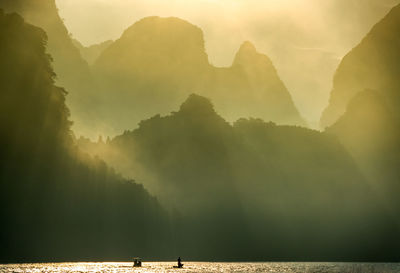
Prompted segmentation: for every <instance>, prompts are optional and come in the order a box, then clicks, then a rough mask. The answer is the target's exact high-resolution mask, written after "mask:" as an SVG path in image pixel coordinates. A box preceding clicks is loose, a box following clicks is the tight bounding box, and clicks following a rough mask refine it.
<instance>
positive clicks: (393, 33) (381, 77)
mask: <svg viewBox="0 0 400 273" xmlns="http://www.w3.org/2000/svg"><path fill="white" fill-rule="evenodd" d="M399 32H400V5H398V6H396V7H394V8H393V9H392V10H391V11H390V12H389V14H387V16H386V17H385V18H384V19H382V20H381V21H380V22H379V23H377V24H376V25H375V26H374V27H373V28H372V30H371V31H370V32H369V33H368V35H367V36H366V37H365V38H364V39H363V40H362V41H361V43H360V44H359V45H358V46H356V47H355V48H354V49H353V50H352V51H350V52H349V53H348V54H347V55H346V56H345V57H344V58H343V60H342V62H341V64H340V65H339V67H338V69H337V71H336V74H335V77H334V81H333V90H332V93H331V98H330V101H329V106H328V107H327V108H326V109H325V111H324V113H323V115H322V117H321V126H322V127H327V126H330V125H332V124H333V123H334V122H335V121H336V120H337V119H338V118H339V117H340V116H341V115H342V114H343V113H344V112H345V110H346V107H347V104H348V103H349V101H350V100H351V99H352V98H353V97H354V96H355V95H356V94H357V93H358V92H361V91H363V90H364V89H373V90H377V91H378V92H380V94H381V95H382V97H383V98H384V99H385V100H386V103H387V104H388V106H389V107H390V109H391V111H393V113H394V114H395V115H396V116H397V117H399V116H400V111H399V109H400V81H399V79H398V78H399V74H400V50H399V48H400V37H399V35H398V34H399Z"/></svg>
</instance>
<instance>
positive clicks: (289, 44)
mask: <svg viewBox="0 0 400 273" xmlns="http://www.w3.org/2000/svg"><path fill="white" fill-rule="evenodd" d="M56 2H57V6H58V8H59V10H60V15H61V17H62V18H63V19H64V20H65V24H66V25H67V27H68V29H69V31H70V32H71V33H72V35H73V36H74V37H75V38H76V39H78V40H79V41H81V42H82V43H83V44H85V45H90V44H93V43H98V42H102V41H104V40H108V39H117V38H119V36H120V35H121V33H122V32H123V31H124V30H125V29H126V28H127V27H129V26H130V25H132V24H133V23H134V22H136V21H138V20H139V19H141V18H143V17H146V16H152V15H158V16H177V17H180V18H182V19H185V20H188V21H190V22H191V23H193V24H195V25H198V26H199V27H201V28H202V29H203V31H204V36H205V41H206V49H207V53H208V55H209V59H210V62H211V63H212V64H214V65H217V66H228V65H230V64H231V63H232V60H233V57H234V55H235V53H236V51H237V49H238V48H239V46H240V44H241V43H242V42H243V41H245V40H250V41H251V42H253V43H254V44H255V46H256V48H257V49H258V50H259V51H260V52H262V53H265V54H267V55H268V56H269V57H270V58H271V59H272V61H273V62H274V64H275V66H276V68H277V69H278V72H279V74H280V76H281V78H282V80H283V81H284V82H285V84H286V86H287V87H288V89H289V91H290V93H291V94H292V96H293V98H294V101H295V103H296V105H297V107H298V108H299V110H300V112H301V113H302V115H303V116H304V117H305V118H306V119H307V120H308V121H309V122H310V123H311V124H314V123H316V122H317V121H318V120H319V117H320V114H321V111H322V110H323V108H324V107H325V106H326V105H327V102H328V98H329V92H330V89H331V85H332V77H333V74H334V71H335V70H336V68H337V65H338V64H339V62H340V59H341V58H342V57H343V56H344V55H345V54H346V53H347V52H348V51H349V50H350V49H351V48H353V47H354V46H355V45H356V44H357V43H358V42H359V41H360V40H361V39H362V38H363V36H364V35H365V34H366V33H367V32H368V31H369V29H370V28H371V27H372V26H373V25H374V24H375V23H376V22H378V21H379V20H380V19H381V18H382V17H383V16H384V15H385V14H386V13H387V12H388V11H389V10H390V8H391V7H393V6H394V5H396V4H398V3H400V0H84V1H82V0H56Z"/></svg>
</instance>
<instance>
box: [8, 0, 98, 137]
mask: <svg viewBox="0 0 400 273" xmlns="http://www.w3.org/2000/svg"><path fill="white" fill-rule="evenodd" d="M0 8H3V9H4V10H5V12H17V13H18V14H20V15H21V16H22V17H23V18H24V19H25V20H26V21H27V22H28V23H30V24H33V25H35V26H38V27H40V28H42V29H43V30H45V31H46V33H47V35H48V46H47V50H48V52H49V53H50V54H51V56H52V58H53V60H54V61H53V67H54V71H55V72H56V74H57V79H56V80H57V84H59V85H61V86H63V87H65V88H66V89H67V90H68V92H69V95H68V97H67V105H68V107H69V108H70V109H71V111H72V118H73V120H74V123H75V124H74V130H76V131H77V132H79V133H80V134H85V133H88V134H89V132H90V130H88V129H93V128H96V127H99V126H100V125H97V122H98V119H97V116H96V114H95V113H96V104H97V103H96V93H95V91H96V88H95V86H94V84H93V80H92V76H91V72H90V69H89V66H88V64H87V63H86V61H85V60H84V59H83V58H82V57H81V55H80V52H79V50H78V49H77V48H76V47H75V46H74V44H73V42H72V39H71V37H70V34H69V33H68V30H67V28H66V27H65V25H64V22H63V21H62V19H61V18H60V16H59V14H58V9H57V7H56V4H55V0H40V1H31V0H2V1H1V2H0Z"/></svg>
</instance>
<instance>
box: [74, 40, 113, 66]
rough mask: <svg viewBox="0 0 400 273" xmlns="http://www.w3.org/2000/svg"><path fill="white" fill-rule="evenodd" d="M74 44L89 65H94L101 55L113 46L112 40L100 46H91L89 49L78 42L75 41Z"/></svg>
mask: <svg viewBox="0 0 400 273" xmlns="http://www.w3.org/2000/svg"><path fill="white" fill-rule="evenodd" d="M72 42H73V43H74V45H75V46H76V47H77V48H78V49H79V51H80V52H81V55H82V57H83V58H84V59H85V60H86V62H87V63H88V64H89V65H92V64H93V63H94V62H95V61H96V59H97V58H98V57H99V56H100V54H101V53H102V52H103V51H104V50H105V49H106V48H107V47H109V46H110V45H111V44H112V42H113V41H112V40H107V41H104V42H102V43H99V44H95V45H91V46H88V47H85V46H83V45H82V44H81V43H80V42H79V41H78V40H76V39H73V40H72Z"/></svg>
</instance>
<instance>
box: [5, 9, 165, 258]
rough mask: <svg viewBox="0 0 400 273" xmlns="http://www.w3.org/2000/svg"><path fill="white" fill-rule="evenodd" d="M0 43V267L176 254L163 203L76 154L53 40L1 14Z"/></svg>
mask: <svg viewBox="0 0 400 273" xmlns="http://www.w3.org/2000/svg"><path fill="white" fill-rule="evenodd" d="M0 40H1V43H0V59H1V62H0V90H1V91H0V151H1V152H0V219H1V226H0V245H1V248H0V262H24V261H35V262H37V261H54V260H57V261H70V260H81V261H82V260H85V261H87V260H102V259H107V260H115V259H128V258H129V257H131V255H134V254H135V253H140V254H141V255H143V256H152V257H159V255H160V254H161V253H164V254H165V253H167V251H165V247H167V246H168V244H166V241H165V238H168V237H169V236H167V235H169V234H168V232H169V229H168V225H167V223H168V221H167V217H166V213H165V211H164V210H163V209H162V208H161V207H160V205H159V204H158V202H157V200H156V199H155V198H154V197H152V196H150V195H149V194H148V193H147V191H146V190H145V189H144V188H143V186H142V185H139V184H136V183H135V182H134V181H129V180H126V179H123V178H122V177H121V176H119V175H117V174H116V173H115V172H114V171H113V170H112V169H111V168H109V167H108V166H107V165H106V164H105V163H104V162H102V161H101V160H99V159H93V158H91V157H89V156H88V155H85V154H83V153H81V152H79V150H78V149H77V147H75V145H73V139H72V132H71V129H70V126H71V122H70V121H69V110H68V108H67V107H66V105H65V94H66V92H65V90H64V89H63V88H60V87H57V86H55V84H54V78H55V74H54V72H53V69H52V67H51V63H50V60H51V58H50V56H49V55H47V54H46V53H45V51H46V50H45V47H46V41H47V39H46V34H45V32H44V31H43V30H41V29H39V28H36V27H34V26H32V25H29V24H26V23H25V22H24V21H23V19H22V18H21V17H20V16H18V15H16V14H11V15H5V14H4V13H3V11H2V10H0ZM138 234H140V236H138ZM164 257H165V256H164Z"/></svg>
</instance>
